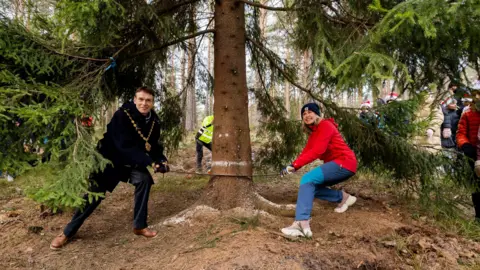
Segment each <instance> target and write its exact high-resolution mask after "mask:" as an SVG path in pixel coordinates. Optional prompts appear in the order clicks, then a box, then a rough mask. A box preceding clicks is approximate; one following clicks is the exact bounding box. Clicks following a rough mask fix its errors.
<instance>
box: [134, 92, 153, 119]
mask: <svg viewBox="0 0 480 270" xmlns="http://www.w3.org/2000/svg"><path fill="white" fill-rule="evenodd" d="M133 103H135V105H136V107H137V110H138V111H139V112H140V113H141V114H143V115H147V114H148V113H149V112H150V110H151V109H152V108H153V96H152V95H150V94H149V93H147V92H144V91H140V92H138V93H136V94H135V97H134V98H133Z"/></svg>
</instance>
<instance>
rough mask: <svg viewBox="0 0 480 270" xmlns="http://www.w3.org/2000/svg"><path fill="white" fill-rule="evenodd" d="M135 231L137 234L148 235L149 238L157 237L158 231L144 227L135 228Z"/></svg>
mask: <svg viewBox="0 0 480 270" xmlns="http://www.w3.org/2000/svg"><path fill="white" fill-rule="evenodd" d="M133 233H134V234H136V235H142V236H145V237H147V238H155V237H157V232H156V231H152V230H149V229H148V228H144V229H133Z"/></svg>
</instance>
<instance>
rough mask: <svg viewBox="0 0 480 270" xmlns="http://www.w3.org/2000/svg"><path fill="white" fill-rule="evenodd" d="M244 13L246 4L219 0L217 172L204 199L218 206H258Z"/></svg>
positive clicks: (216, 118)
mask: <svg viewBox="0 0 480 270" xmlns="http://www.w3.org/2000/svg"><path fill="white" fill-rule="evenodd" d="M244 13H245V11H244V4H243V3H239V2H236V0H217V1H215V31H216V32H215V38H214V46H215V47H214V56H215V59H214V73H215V83H214V98H215V103H214V107H213V110H214V115H215V121H214V126H215V129H214V137H213V153H212V158H213V162H212V165H213V166H212V174H214V175H216V176H213V177H212V178H211V179H210V182H209V184H208V187H207V188H206V191H205V194H204V196H203V198H202V201H203V203H205V204H207V205H210V206H213V207H216V208H219V209H229V208H234V207H247V208H250V207H253V189H252V187H253V182H252V160H251V146H250V129H249V126H248V92H247V81H246V67H245V14H244Z"/></svg>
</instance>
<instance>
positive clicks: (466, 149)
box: [461, 143, 477, 160]
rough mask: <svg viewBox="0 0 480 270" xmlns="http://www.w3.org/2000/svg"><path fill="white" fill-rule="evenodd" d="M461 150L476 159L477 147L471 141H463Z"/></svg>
mask: <svg viewBox="0 0 480 270" xmlns="http://www.w3.org/2000/svg"><path fill="white" fill-rule="evenodd" d="M461 150H462V152H463V153H464V154H465V155H466V156H467V157H469V158H471V159H473V160H476V159H477V149H476V148H475V147H474V146H473V145H472V144H471V143H465V144H463V145H462V149H461Z"/></svg>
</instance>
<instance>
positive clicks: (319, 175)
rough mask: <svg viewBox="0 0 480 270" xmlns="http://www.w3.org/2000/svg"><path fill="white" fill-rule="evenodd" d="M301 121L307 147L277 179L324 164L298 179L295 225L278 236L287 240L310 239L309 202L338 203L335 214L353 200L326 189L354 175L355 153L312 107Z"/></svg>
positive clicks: (305, 108) (306, 108)
mask: <svg viewBox="0 0 480 270" xmlns="http://www.w3.org/2000/svg"><path fill="white" fill-rule="evenodd" d="M301 114H302V121H303V125H304V128H305V130H306V132H307V133H309V137H308V141H307V145H306V146H305V148H304V149H303V151H302V153H301V154H300V155H299V156H298V157H297V159H296V160H295V161H294V162H293V163H292V164H290V165H288V166H286V167H285V168H284V169H283V170H282V171H281V173H280V174H281V176H285V175H287V174H291V173H294V172H295V171H297V170H299V169H300V168H302V167H303V166H305V165H307V164H309V163H311V162H312V161H314V160H316V159H320V160H323V161H324V164H323V165H321V166H319V167H317V168H315V169H313V170H311V171H309V172H308V173H306V174H305V175H303V176H302V179H301V180H300V188H299V190H298V197H297V207H296V210H295V221H294V222H293V224H292V225H291V226H289V227H286V228H283V229H282V233H283V234H285V235H288V236H301V237H311V236H312V231H311V229H310V214H311V211H312V207H313V199H314V198H318V199H322V200H326V201H329V202H334V203H338V205H337V207H336V208H335V210H334V211H335V212H337V213H343V212H345V211H347V209H348V207H349V206H352V205H353V204H354V203H355V202H356V200H357V198H355V197H354V196H352V195H350V194H348V193H346V192H344V191H341V190H335V189H331V188H329V187H330V186H332V185H335V184H338V183H340V182H343V181H345V180H347V179H349V178H350V177H352V176H353V175H355V172H356V171H357V159H356V157H355V153H353V151H352V150H351V149H350V148H349V147H348V145H347V144H346V143H345V141H344V140H343V138H342V135H341V134H340V132H339V131H338V129H337V126H338V125H337V124H336V123H335V121H334V120H333V119H332V118H330V119H323V118H322V117H321V114H320V108H319V106H318V105H317V104H315V103H308V104H305V105H303V107H302V110H301Z"/></svg>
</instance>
